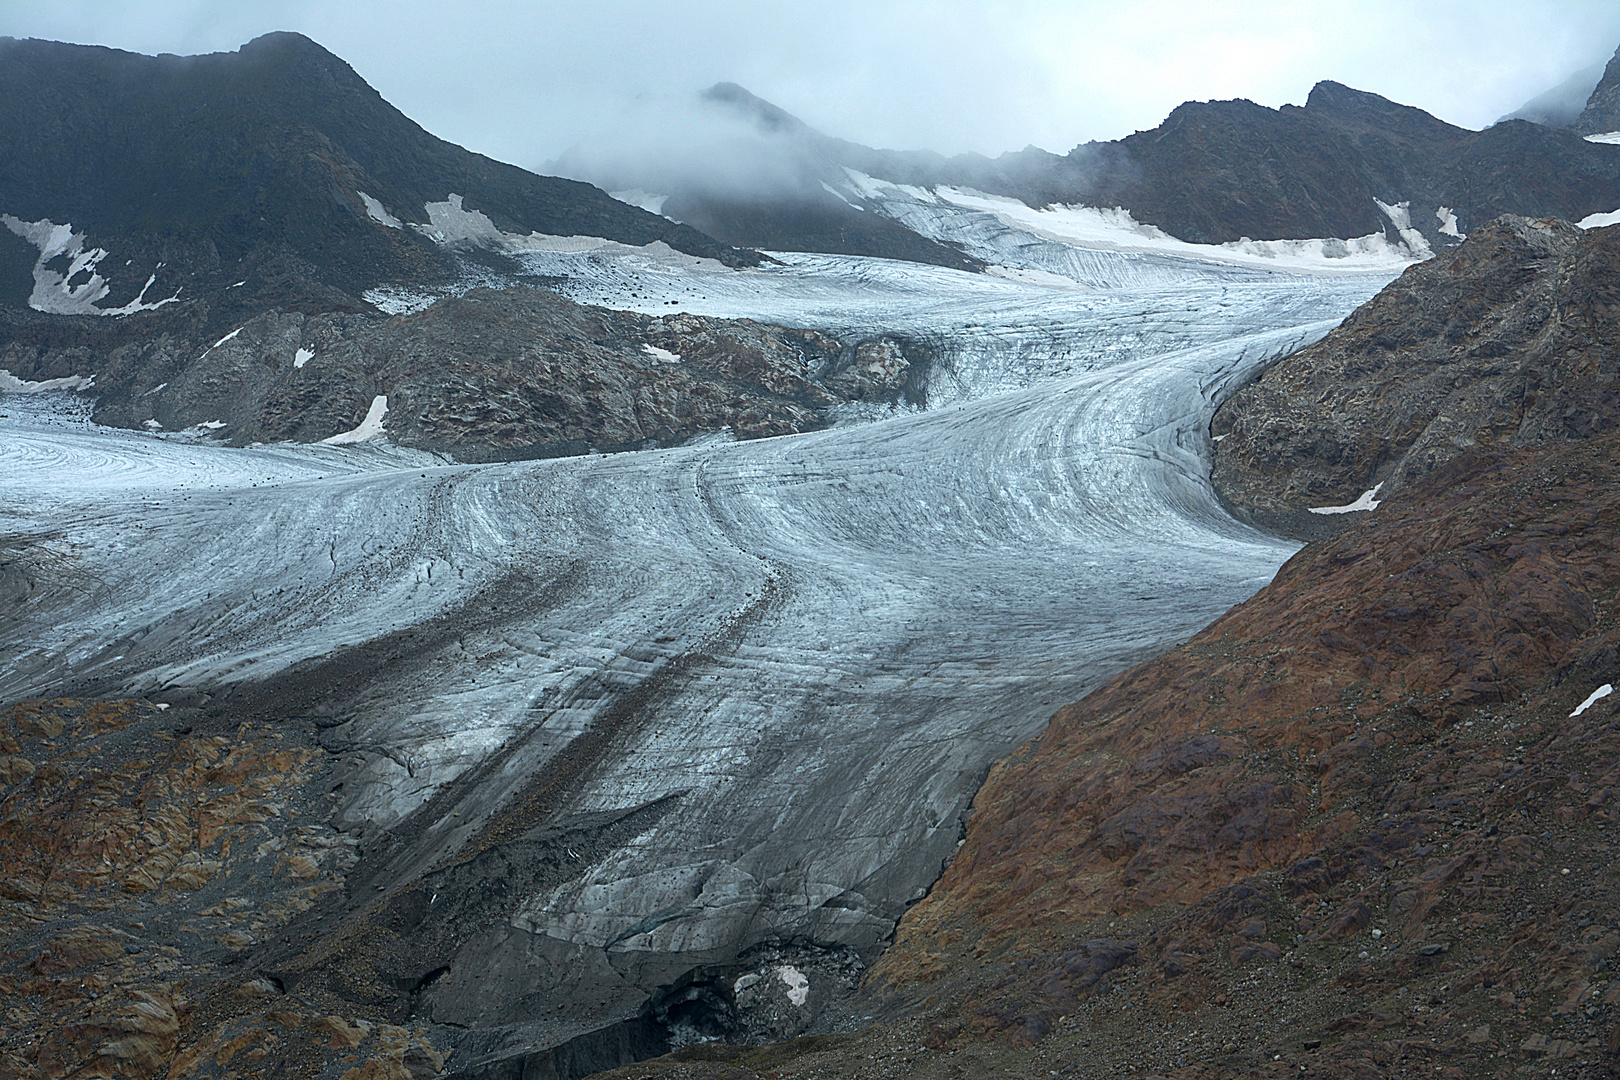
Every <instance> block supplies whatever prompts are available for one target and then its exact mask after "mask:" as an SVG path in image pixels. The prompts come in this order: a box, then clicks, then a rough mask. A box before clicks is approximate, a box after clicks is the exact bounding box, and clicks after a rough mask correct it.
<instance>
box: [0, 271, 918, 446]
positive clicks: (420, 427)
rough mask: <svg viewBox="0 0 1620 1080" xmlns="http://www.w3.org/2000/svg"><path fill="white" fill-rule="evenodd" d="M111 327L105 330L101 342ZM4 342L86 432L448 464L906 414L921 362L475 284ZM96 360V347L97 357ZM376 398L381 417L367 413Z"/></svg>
mask: <svg viewBox="0 0 1620 1080" xmlns="http://www.w3.org/2000/svg"><path fill="white" fill-rule="evenodd" d="M116 330H117V328H113V332H115V333H116ZM101 331H102V327H101V326H100V325H96V324H90V325H85V324H83V323H80V324H78V325H76V326H68V327H63V326H48V327H41V328H39V329H37V330H36V331H30V330H28V329H26V328H20V329H19V330H18V331H17V332H16V334H15V335H14V336H13V338H12V340H11V341H10V342H9V343H6V344H3V345H0V368H3V369H7V370H10V371H11V372H12V373H13V374H14V375H16V376H18V377H21V378H25V379H28V380H31V381H35V382H43V381H46V380H50V379H59V378H65V377H69V376H71V375H75V374H81V373H82V372H83V371H85V370H89V371H91V372H93V373H94V378H95V384H94V389H93V391H92V392H93V393H95V394H96V411H95V419H96V420H97V421H98V422H100V423H105V424H112V425H116V426H120V427H131V428H136V429H145V430H153V431H180V430H183V429H188V428H189V429H192V430H193V431H196V432H199V433H201V434H206V435H208V436H209V437H211V438H217V439H223V440H226V441H229V442H232V443H234V444H236V445H245V444H247V443H252V442H280V441H302V442H310V441H317V440H321V439H327V438H331V437H333V436H340V435H344V434H345V433H348V432H353V431H354V430H355V429H356V428H358V427H359V426H360V425H361V424H362V423H363V422H364V421H365V419H366V417H367V416H368V415H369V414H372V413H373V412H374V411H376V410H378V409H380V407H381V405H385V406H386V409H387V411H386V413H379V415H380V419H381V424H380V427H379V428H378V430H377V432H376V434H381V435H384V436H386V437H387V438H388V439H389V440H391V441H393V442H396V443H399V444H401V445H405V446H412V447H418V448H421V449H426V450H432V451H435V452H439V453H444V454H448V455H451V456H453V457H455V458H457V459H458V460H463V461H488V460H498V459H502V458H525V457H540V456H549V455H556V454H563V453H581V452H584V451H586V450H590V449H598V450H616V449H630V448H639V447H644V446H654V445H668V444H672V443H676V442H680V441H683V440H685V439H689V438H692V437H693V436H696V435H701V434H705V433H710V432H718V431H729V432H730V433H732V434H733V435H735V436H737V437H739V438H757V437H761V436H768V435H784V434H790V433H793V432H798V431H807V430H811V429H814V428H819V427H823V426H825V425H826V424H827V423H828V419H829V414H828V411H827V410H828V408H829V407H830V406H833V405H836V404H838V403H840V402H844V401H851V400H861V401H890V402H897V401H901V400H909V401H911V402H912V403H914V404H916V403H921V401H922V394H923V390H924V376H925V374H926V369H927V356H926V354H925V353H924V352H923V351H921V350H920V347H919V346H916V345H914V344H908V343H904V342H901V341H899V340H897V339H894V338H889V337H876V338H871V339H865V340H859V341H856V342H853V343H851V344H848V345H846V344H844V343H842V342H840V341H838V340H836V339H834V338H832V337H830V336H828V335H826V334H822V333H818V332H816V331H809V330H790V329H785V328H782V327H775V326H766V325H763V324H760V323H756V322H752V321H749V320H723V319H712V318H705V317H702V316H697V315H689V314H680V315H669V316H664V317H652V316H646V315H638V314H635V313H631V312H621V311H613V310H609V309H606V308H596V307H586V306H582V305H579V304H575V303H573V302H572V301H569V300H566V299H564V298H562V297H560V296H558V295H557V294H555V293H553V292H550V291H549V290H545V289H537V288H533V287H529V286H515V287H513V288H509V289H499V290H497V289H487V288H484V289H475V290H473V291H471V292H469V293H467V294H465V295H463V296H460V297H450V298H446V299H444V300H441V301H439V302H438V303H436V304H434V305H432V306H431V307H429V308H427V309H426V310H425V311H421V312H417V313H415V314H410V315H398V316H393V317H384V316H379V315H377V314H375V313H365V312H359V311H343V310H339V311H331V310H324V311H315V312H312V313H306V312H304V311H299V310H290V311H289V310H283V311H270V312H262V313H259V314H256V315H252V316H250V317H248V318H247V320H246V321H245V322H244V323H242V324H241V325H239V326H237V327H236V328H235V329H233V330H231V331H230V332H229V333H227V334H226V335H224V336H223V337H222V338H221V339H220V340H218V341H215V342H212V343H209V342H206V341H201V340H199V339H198V338H197V336H196V335H195V333H187V332H184V331H183V329H182V328H175V329H174V330H173V332H169V333H154V334H151V335H130V336H128V337H127V340H126V339H123V338H113V339H109V338H107V337H105V336H103V335H102V334H101ZM103 349H104V350H105V352H104V353H103V352H101V350H103ZM379 403H381V405H379Z"/></svg>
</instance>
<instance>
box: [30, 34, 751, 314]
mask: <svg viewBox="0 0 1620 1080" xmlns="http://www.w3.org/2000/svg"><path fill="white" fill-rule="evenodd" d="M0 93H3V94H4V96H5V98H6V101H7V102H8V108H7V109H6V111H5V115H4V116H0V147H4V148H5V153H4V155H3V160H4V164H3V165H0V214H4V215H6V217H5V218H4V219H3V220H4V222H5V223H6V225H7V226H8V228H7V229H6V231H5V233H4V234H0V235H3V236H4V238H5V243H4V245H3V246H0V261H3V263H4V267H3V271H0V278H3V280H4V281H5V282H7V283H8V284H9V285H10V286H11V288H8V289H7V290H6V291H5V295H4V297H3V302H5V303H7V304H17V303H19V302H20V301H21V300H22V299H23V298H24V297H31V300H32V302H31V304H30V306H32V307H34V308H35V309H36V310H47V311H56V312H59V313H64V314H65V313H72V312H77V313H84V314H88V313H93V310H97V311H101V312H110V311H116V310H120V309H123V308H125V307H126V306H128V305H129V304H130V303H131V302H132V301H134V300H135V299H136V298H137V296H144V300H143V301H142V302H143V303H145V304H151V303H154V302H156V301H158V300H160V299H167V298H170V297H173V296H176V295H180V296H184V297H187V298H189V297H193V296H197V295H199V294H207V293H210V292H212V291H214V290H218V289H226V288H230V287H231V286H233V285H234V283H236V282H239V281H244V280H245V282H246V284H245V285H244V286H242V287H243V288H245V290H246V296H248V297H256V296H260V295H261V292H262V288H261V282H259V281H257V280H254V271H255V270H257V269H259V268H260V267H261V266H263V265H264V264H266V263H272V262H275V261H277V260H281V261H291V262H292V263H294V264H296V265H297V266H298V267H299V268H301V269H303V270H304V271H305V272H306V273H307V274H308V275H309V276H310V277H312V278H313V279H314V281H315V282H316V283H318V284H319V285H320V286H322V287H325V288H329V289H337V290H341V291H342V292H344V293H346V294H348V295H349V296H351V297H355V298H358V297H360V296H361V294H362V293H364V291H365V290H366V289H368V288H370V287H372V286H374V285H379V284H383V283H388V282H396V283H397V282H405V283H420V284H442V283H445V282H448V281H453V280H454V279H455V278H456V277H457V275H458V264H457V261H456V259H455V258H454V255H453V251H452V250H451V249H452V248H453V247H454V246H456V244H457V242H458V241H460V242H461V245H462V246H464V247H465V246H482V247H485V248H488V247H490V246H492V245H490V244H487V243H486V244H482V245H479V244H477V243H476V242H477V241H478V240H479V239H480V238H479V237H477V236H476V235H474V233H475V232H476V231H477V230H479V229H480V228H482V229H483V231H484V232H486V233H488V232H490V230H496V231H498V232H499V233H501V234H506V235H509V236H511V237H514V238H521V237H526V236H528V235H529V234H531V233H539V234H543V235H553V236H578V235H584V236H596V237H602V238H605V239H609V240H614V241H618V242H621V243H625V244H630V245H644V244H650V243H655V242H663V243H666V244H668V245H669V246H670V247H672V248H674V249H675V250H677V251H683V252H686V253H688V254H692V255H699V256H703V257H706V258H715V259H719V260H721V261H722V262H726V263H729V264H733V265H747V264H750V263H753V262H757V256H755V255H752V254H750V253H747V252H741V251H736V250H734V249H731V248H728V247H726V246H725V245H721V244H717V243H715V242H714V241H713V240H712V239H710V238H709V237H707V236H704V235H702V234H700V233H698V232H696V231H695V230H692V229H690V228H686V227H683V226H679V225H675V224H673V223H672V222H670V221H668V220H667V219H664V218H660V217H658V216H656V215H653V214H648V213H646V212H645V211H642V210H639V209H637V208H634V207H630V206H627V205H625V204H624V203H622V202H619V201H617V200H614V199H610V198H608V197H607V196H606V194H604V193H603V192H600V191H597V190H595V189H593V188H591V187H590V186H589V185H585V184H581V183H579V182H577V181H572V180H564V179H561V178H557V177H542V176H536V175H534V174H533V173H529V172H526V171H525V170H523V169H519V168H516V167H515V166H511V165H505V164H502V163H500V162H497V161H493V160H491V159H489V158H486V157H483V156H482V155H479V154H473V153H471V152H469V151H467V150H464V149H462V148H461V147H459V146H455V145H453V144H451V143H447V142H445V141H443V140H442V139H437V138H434V137H433V136H432V135H429V134H428V133H427V132H426V131H424V130H422V128H421V127H419V126H418V125H417V124H415V123H413V122H412V121H411V120H410V119H408V118H407V117H406V116H404V114H402V113H400V112H399V111H398V110H397V109H395V108H393V107H392V106H391V105H389V104H388V103H387V102H386V101H384V100H383V99H382V97H381V96H380V95H379V94H378V93H377V92H376V91H375V90H374V89H372V88H371V87H370V86H369V85H368V84H367V83H366V82H365V81H364V80H363V79H361V78H360V77H359V76H358V75H357V74H356V73H355V72H354V70H353V69H352V68H350V67H349V66H348V65H347V64H345V63H344V62H343V61H342V60H340V59H338V58H337V57H336V56H333V55H332V54H331V53H330V52H328V51H326V50H325V49H323V48H321V47H320V46H319V45H317V44H316V43H315V42H313V41H311V40H309V39H308V38H306V37H303V36H302V35H299V34H290V33H277V34H268V35H265V36H263V37H260V38H256V39H254V40H253V41H251V42H249V43H248V44H246V45H244V46H243V47H242V48H241V49H240V50H238V51H237V52H234V53H215V54H209V55H205V56H190V57H177V56H157V57H153V56H141V55H138V54H135V53H128V52H121V51H118V50H114V49H107V48H100V47H91V46H82V45H68V44H61V43H57V42H47V41H34V40H28V41H18V40H15V39H4V40H3V41H0ZM41 223H44V224H43V225H42V224H41ZM62 230H66V231H65V232H63V231H62ZM30 249H31V250H30ZM97 251H100V252H102V253H103V254H101V255H96V254H94V253H95V252H97ZM59 264H60V265H59ZM119 264H122V265H121V266H120V265H119ZM115 267H116V269H114V268H115ZM92 275H95V276H100V277H102V278H103V279H104V280H103V281H102V282H100V283H97V284H96V285H95V286H94V287H91V278H92ZM149 276H150V277H153V278H154V280H153V281H152V282H151V284H150V286H143V283H144V282H146V280H147V278H148V277H149ZM30 279H32V280H33V282H34V287H33V289H32V290H31V292H30V290H24V291H23V292H22V293H21V295H18V294H16V289H15V287H16V285H18V284H20V283H21V282H23V281H28V280H30ZM143 288H144V293H143V292H142V290H143ZM261 299H262V300H263V301H265V302H266V303H267V306H274V305H275V304H276V302H277V299H278V298H277V297H276V296H275V295H274V292H273V291H272V292H271V293H270V294H268V295H263V296H262V297H261ZM136 310H139V309H138V308H137V309H136Z"/></svg>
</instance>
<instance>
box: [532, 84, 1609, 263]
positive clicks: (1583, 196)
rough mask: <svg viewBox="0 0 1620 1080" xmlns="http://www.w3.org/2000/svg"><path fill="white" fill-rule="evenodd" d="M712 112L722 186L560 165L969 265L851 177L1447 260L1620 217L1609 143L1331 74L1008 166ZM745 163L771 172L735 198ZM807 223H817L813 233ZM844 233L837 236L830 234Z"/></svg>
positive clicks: (886, 251) (685, 215)
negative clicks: (1397, 95) (1533, 220)
mask: <svg viewBox="0 0 1620 1080" xmlns="http://www.w3.org/2000/svg"><path fill="white" fill-rule="evenodd" d="M1602 92H1603V88H1602V86H1600V87H1599V93H1602ZM1594 100H1595V97H1594ZM704 102H705V104H706V105H707V106H708V108H710V109H711V110H714V111H715V112H716V113H717V114H719V115H723V116H728V117H730V118H731V120H732V121H733V122H735V123H736V124H737V125H738V127H739V130H740V132H741V134H739V135H738V137H737V139H736V140H734V142H733V143H730V144H727V145H725V146H720V147H716V149H715V152H714V153H713V154H712V155H710V156H711V157H712V158H714V159H716V161H717V162H718V163H720V164H722V165H723V166H724V170H723V172H724V175H723V177H717V178H715V179H714V180H712V181H711V180H709V179H706V178H705V177H703V176H701V175H694V174H693V173H692V172H691V171H690V170H688V171H685V172H679V173H676V172H664V171H660V169H659V167H658V165H657V164H656V163H653V164H647V163H639V164H637V165H635V166H626V167H621V168H619V169H617V171H615V169H614V168H613V167H612V166H601V165H597V164H595V163H594V162H593V159H592V158H591V155H590V154H589V153H588V152H586V151H583V150H582V151H580V152H578V153H576V154H575V155H573V156H571V157H566V156H565V158H563V159H562V160H560V161H559V162H557V163H555V165H556V166H557V167H558V168H559V169H562V170H565V171H571V172H573V173H574V174H575V175H581V176H585V177H587V178H589V179H591V180H593V181H594V182H597V183H599V184H602V185H603V186H605V187H608V188H610V189H615V190H616V189H618V188H635V189H640V190H643V191H649V192H651V191H656V192H660V193H662V194H663V195H665V196H667V198H665V199H664V201H663V202H662V203H661V204H660V208H661V210H662V212H663V213H665V214H667V215H669V216H671V217H675V218H677V219H680V220H688V221H692V222H694V223H696V224H699V225H700V226H701V227H703V228H705V229H709V230H711V231H713V232H714V233H715V235H717V236H723V237H725V238H727V239H729V240H730V241H731V242H733V243H739V244H745V243H746V244H750V245H754V246H760V247H767V248H769V247H776V248H782V249H786V250H810V251H852V252H856V253H861V254H873V255H885V256H888V257H902V258H918V259H920V260H921V261H928V262H942V263H943V264H945V265H955V264H956V263H955V262H953V260H952V258H951V257H949V256H948V255H941V254H940V253H939V252H938V251H932V253H913V254H906V253H905V251H904V249H903V248H902V247H900V246H896V245H895V244H894V243H892V238H886V237H887V236H888V234H887V232H884V233H883V234H882V237H885V238H880V231H879V228H878V225H879V221H880V219H882V218H883V217H884V215H885V213H886V211H885V207H884V205H883V203H882V201H881V200H875V199H873V198H871V195H870V192H866V191H863V190H862V187H861V186H860V184H858V183H852V182H851V176H850V171H853V172H855V173H859V174H864V175H866V176H870V177H874V178H876V179H879V180H882V181H885V182H888V183H892V184H903V185H910V186H912V187H916V188H922V189H932V188H936V187H939V186H948V187H955V188H968V189H972V190H975V191H979V192H984V193H988V194H992V195H1001V196H1008V197H1012V198H1015V199H1018V200H1021V201H1022V202H1024V203H1026V204H1027V205H1029V206H1030V207H1034V208H1040V207H1044V206H1047V205H1050V204H1060V205H1082V206H1091V207H1103V208H1111V207H1120V208H1123V209H1125V210H1127V211H1129V212H1130V214H1131V215H1132V216H1133V217H1134V219H1135V220H1136V221H1138V222H1141V223H1144V224H1149V225H1153V226H1155V227H1157V228H1159V229H1162V230H1164V231H1165V232H1166V233H1168V234H1170V235H1171V236H1173V237H1176V238H1178V239H1181V240H1185V241H1190V242H1193V243H1200V244H1221V243H1228V242H1234V241H1238V240H1241V239H1245V238H1247V239H1311V238H1339V239H1350V238H1355V237H1362V236H1367V235H1371V234H1379V233H1383V234H1386V235H1387V236H1388V237H1389V238H1390V240H1391V242H1392V243H1394V244H1397V245H1400V244H1404V245H1406V246H1408V247H1410V248H1412V249H1413V250H1414V251H1419V250H1425V249H1432V250H1443V249H1445V248H1447V247H1450V246H1452V245H1454V244H1456V243H1459V242H1460V241H1461V240H1462V238H1463V236H1465V235H1466V234H1467V232H1468V230H1470V229H1472V228H1475V227H1477V226H1479V225H1483V224H1484V223H1485V222H1487V221H1489V220H1491V219H1493V218H1495V217H1497V216H1499V215H1501V214H1504V213H1516V214H1521V215H1526V216H1533V217H1542V216H1557V217H1563V218H1565V219H1567V220H1571V221H1579V220H1581V219H1582V218H1585V217H1586V216H1588V215H1590V214H1594V213H1607V212H1609V211H1611V210H1613V209H1615V208H1616V207H1620V153H1617V152H1615V151H1614V150H1613V149H1611V148H1609V147H1607V146H1602V145H1595V144H1592V143H1589V142H1586V141H1585V140H1583V139H1582V138H1581V137H1580V136H1579V135H1578V134H1575V133H1573V132H1569V131H1556V130H1553V129H1551V128H1547V127H1543V126H1541V125H1539V124H1532V123H1528V122H1526V121H1522V120H1509V121H1505V122H1502V123H1498V124H1496V125H1493V126H1492V127H1490V128H1487V129H1486V130H1484V131H1469V130H1466V129H1464V128H1459V127H1456V126H1454V125H1451V124H1447V123H1445V122H1443V121H1441V120H1438V119H1436V118H1435V117H1433V116H1431V115H1429V114H1428V113H1426V112H1423V111H1422V110H1420V109H1415V108H1411V107H1409V106H1405V105H1400V104H1397V103H1395V102H1392V101H1389V100H1388V99H1385V98H1382V97H1379V96H1378V95H1376V94H1370V93H1365V92H1363V91H1358V90H1354V89H1351V88H1350V87H1347V86H1343V85H1341V84H1339V83H1335V82H1321V83H1318V84H1317V85H1316V86H1315V87H1314V88H1313V89H1312V90H1311V93H1310V95H1309V97H1308V98H1307V100H1306V102H1305V104H1304V105H1303V106H1295V105H1285V106H1283V107H1282V108H1280V109H1270V108H1266V107H1264V106H1260V105H1256V104H1255V103H1253V102H1250V101H1244V100H1234V101H1209V102H1186V103H1184V104H1182V105H1180V106H1178V107H1177V108H1176V109H1175V110H1173V111H1172V112H1171V113H1170V115H1169V116H1168V117H1167V118H1166V119H1165V121H1164V122H1163V123H1162V124H1160V125H1159V126H1158V127H1156V128H1154V129H1152V130H1150V131H1140V132H1136V133H1135V134H1133V135H1130V136H1127V137H1126V138H1124V139H1120V140H1116V141H1113V142H1090V143H1085V144H1083V145H1080V146H1077V147H1075V148H1074V149H1073V150H1071V151H1070V152H1069V153H1067V154H1065V155H1057V154H1052V153H1049V152H1047V151H1044V150H1040V149H1038V148H1034V147H1030V148H1027V149H1025V150H1022V151H1017V152H1014V153H1007V154H1003V155H1001V156H1000V157H998V158H995V159H990V158H985V157H982V156H979V155H973V154H964V155H959V156H956V157H951V158H946V157H943V156H941V155H939V154H934V153H930V152H926V151H917V152H901V151H889V150H875V149H872V148H870V147H865V146H860V145H858V144H855V143H851V142H848V141H846V140H842V139H837V138H833V137H830V136H827V135H824V134H822V133H820V132H818V131H815V130H814V129H812V128H811V127H809V125H807V124H805V123H804V122H803V121H801V120H799V119H798V118H796V117H793V116H791V115H790V114H788V113H786V112H785V111H783V110H782V109H780V108H778V107H777V106H775V105H772V104H770V103H769V102H765V101H763V100H761V99H759V98H757V97H755V96H754V95H753V94H750V93H749V92H748V91H746V90H744V89H743V88H741V87H738V86H735V85H732V84H721V85H719V86H716V87H713V88H711V89H710V90H709V91H707V92H706V93H705V95H704ZM728 155H729V156H728ZM733 171H742V172H752V173H758V174H760V175H762V176H764V177H767V178H768V179H766V180H762V181H761V182H760V183H759V185H758V186H757V188H756V189H754V190H752V191H748V190H744V191H738V190H737V188H736V185H735V182H734V181H733V180H732V179H731V178H730V174H731V173H732V172H733ZM874 215H876V216H875V217H874ZM811 219H814V220H816V221H818V222H820V223H821V224H819V225H818V226H816V227H815V228H813V229H811V228H805V227H803V223H804V222H805V221H808V220H811ZM857 226H859V227H857ZM884 228H885V229H886V228H887V226H884ZM834 234H836V235H837V237H838V239H837V241H836V243H835V242H833V241H830V240H829V239H828V237H830V236H833V235H834ZM1419 238H1421V239H1419ZM933 242H934V243H940V242H941V241H939V240H938V238H934V241H933ZM947 246H948V245H947Z"/></svg>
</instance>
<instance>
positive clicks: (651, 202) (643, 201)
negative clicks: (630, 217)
mask: <svg viewBox="0 0 1620 1080" xmlns="http://www.w3.org/2000/svg"><path fill="white" fill-rule="evenodd" d="M608 195H610V196H611V197H613V198H615V199H618V200H619V201H620V202H622V203H629V204H630V205H631V206H639V207H641V209H643V210H645V211H647V213H649V214H659V215H662V214H663V212H664V204H665V203H666V202H668V201H669V196H668V195H655V194H654V193H652V192H650V191H642V190H641V189H640V188H630V189H629V190H627V191H610V192H608Z"/></svg>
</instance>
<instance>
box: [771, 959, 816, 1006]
mask: <svg viewBox="0 0 1620 1080" xmlns="http://www.w3.org/2000/svg"><path fill="white" fill-rule="evenodd" d="M776 976H777V978H779V979H781V980H782V981H783V982H784V983H786V984H787V988H788V992H787V997H788V1000H789V1001H791V1002H793V1004H795V1005H803V1004H804V1003H805V1000H806V999H808V998H809V997H810V980H809V979H808V978H806V977H805V974H804V972H802V971H800V970H799V969H798V968H796V967H791V966H789V965H787V964H783V965H782V966H781V967H779V968H777V969H776Z"/></svg>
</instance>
